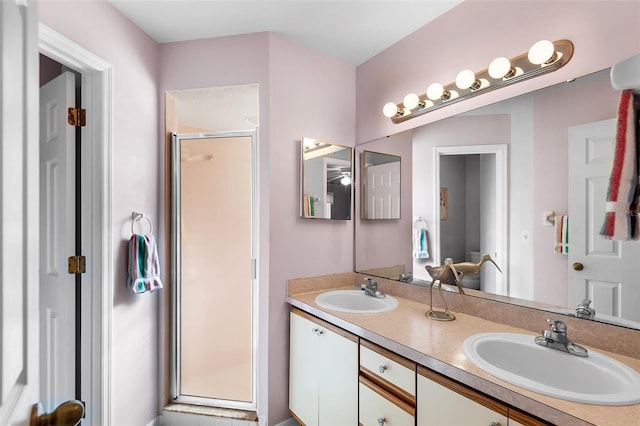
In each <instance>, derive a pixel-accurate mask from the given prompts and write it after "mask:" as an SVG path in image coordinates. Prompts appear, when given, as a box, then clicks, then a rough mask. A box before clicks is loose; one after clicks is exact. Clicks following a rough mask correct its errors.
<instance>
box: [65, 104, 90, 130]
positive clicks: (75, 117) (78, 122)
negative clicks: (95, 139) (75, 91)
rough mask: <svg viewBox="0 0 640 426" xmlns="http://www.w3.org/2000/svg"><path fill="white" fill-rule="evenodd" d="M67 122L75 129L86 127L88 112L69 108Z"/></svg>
mask: <svg viewBox="0 0 640 426" xmlns="http://www.w3.org/2000/svg"><path fill="white" fill-rule="evenodd" d="M67 122H68V123H69V124H70V125H71V126H74V127H84V126H86V125H87V110H84V109H82V108H69V111H68V113H67Z"/></svg>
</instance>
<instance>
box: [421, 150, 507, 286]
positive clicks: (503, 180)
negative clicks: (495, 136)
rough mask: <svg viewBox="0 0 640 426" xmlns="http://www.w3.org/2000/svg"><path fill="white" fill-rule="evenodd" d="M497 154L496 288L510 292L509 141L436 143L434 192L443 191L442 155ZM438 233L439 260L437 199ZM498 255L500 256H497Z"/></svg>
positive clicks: (437, 228) (435, 256) (437, 229)
mask: <svg viewBox="0 0 640 426" xmlns="http://www.w3.org/2000/svg"><path fill="white" fill-rule="evenodd" d="M470 154H494V155H495V156H496V170H495V172H496V180H495V185H496V225H495V231H496V253H490V254H491V257H492V258H493V259H495V261H496V263H497V264H498V265H500V269H502V273H500V274H496V292H497V293H498V294H502V295H508V290H509V289H508V286H507V284H506V283H507V277H508V276H509V275H508V274H509V271H508V265H509V258H508V256H509V254H508V251H507V231H508V229H507V223H508V211H507V205H508V195H507V194H508V192H507V145H506V144H494V145H456V146H436V147H434V148H433V173H434V176H433V194H434V195H435V196H436V197H437V196H438V194H439V193H440V156H443V155H470ZM433 217H434V222H435V224H434V225H435V226H434V237H433V240H434V241H435V242H436V244H434V247H433V259H434V260H435V262H436V264H438V263H439V259H440V257H441V253H440V203H439V202H434V203H433ZM496 255H497V256H496Z"/></svg>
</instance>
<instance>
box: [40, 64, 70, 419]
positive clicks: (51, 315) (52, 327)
mask: <svg viewBox="0 0 640 426" xmlns="http://www.w3.org/2000/svg"><path fill="white" fill-rule="evenodd" d="M73 106H75V76H74V75H73V74H72V73H71V72H68V71H67V72H65V73H64V74H62V75H60V76H59V77H57V78H55V79H54V80H52V81H50V82H49V83H47V84H46V85H44V86H42V87H41V88H40V402H41V403H42V405H43V408H44V410H45V411H47V412H49V411H52V410H54V409H55V408H56V406H57V405H58V404H60V403H62V402H64V401H67V400H70V399H73V398H74V397H75V365H76V364H75V275H70V274H69V273H67V258H68V257H69V256H71V255H73V254H75V238H74V237H75V226H74V223H75V216H74V213H75V210H74V206H75V128H74V127H73V126H70V125H69V124H68V123H67V109H68V108H69V107H73Z"/></svg>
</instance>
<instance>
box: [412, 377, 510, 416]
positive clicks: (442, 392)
mask: <svg viewBox="0 0 640 426" xmlns="http://www.w3.org/2000/svg"><path fill="white" fill-rule="evenodd" d="M417 392H418V405H417V411H418V421H417V425H418V426H431V425H433V426H472V425H478V426H507V425H508V424H509V423H508V420H507V419H508V415H509V408H508V406H506V405H504V404H501V403H500V402H497V401H495V400H493V399H491V398H488V397H487V396H485V395H483V394H480V393H478V392H475V391H473V390H471V389H469V388H467V387H465V386H462V385H461V384H459V383H457V382H455V381H453V380H450V379H448V378H446V377H444V376H442V375H440V374H438V373H435V372H433V371H431V370H428V369H426V368H424V367H418V391H417Z"/></svg>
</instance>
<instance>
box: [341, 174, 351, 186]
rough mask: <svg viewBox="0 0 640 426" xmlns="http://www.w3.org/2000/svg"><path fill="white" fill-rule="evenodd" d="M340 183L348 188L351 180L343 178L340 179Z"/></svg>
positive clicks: (346, 177)
mask: <svg viewBox="0 0 640 426" xmlns="http://www.w3.org/2000/svg"><path fill="white" fill-rule="evenodd" d="M340 183H341V184H343V185H344V186H347V185H349V184H350V183H351V178H350V177H349V176H347V175H344V176H342V179H340Z"/></svg>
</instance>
